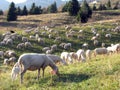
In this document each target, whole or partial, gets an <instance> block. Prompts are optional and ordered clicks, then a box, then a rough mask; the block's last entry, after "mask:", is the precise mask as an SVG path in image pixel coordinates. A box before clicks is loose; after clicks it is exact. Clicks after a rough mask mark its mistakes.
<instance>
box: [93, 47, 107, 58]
mask: <svg viewBox="0 0 120 90" xmlns="http://www.w3.org/2000/svg"><path fill="white" fill-rule="evenodd" d="M101 54H108V50H107V48H96V49H94V56H96V55H101Z"/></svg>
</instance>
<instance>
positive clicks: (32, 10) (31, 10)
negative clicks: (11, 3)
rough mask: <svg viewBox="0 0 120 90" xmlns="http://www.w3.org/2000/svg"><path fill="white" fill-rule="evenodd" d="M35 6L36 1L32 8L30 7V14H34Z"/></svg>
mask: <svg viewBox="0 0 120 90" xmlns="http://www.w3.org/2000/svg"><path fill="white" fill-rule="evenodd" d="M35 7H36V6H35V3H33V4H32V6H31V8H30V11H29V14H34V10H35Z"/></svg>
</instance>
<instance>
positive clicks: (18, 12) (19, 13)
mask: <svg viewBox="0 0 120 90" xmlns="http://www.w3.org/2000/svg"><path fill="white" fill-rule="evenodd" d="M16 11H17V15H21V14H22V11H21V9H20V7H18V8H17V10H16Z"/></svg>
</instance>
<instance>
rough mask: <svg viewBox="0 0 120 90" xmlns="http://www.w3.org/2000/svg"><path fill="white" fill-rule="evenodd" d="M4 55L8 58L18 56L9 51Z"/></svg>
mask: <svg viewBox="0 0 120 90" xmlns="http://www.w3.org/2000/svg"><path fill="white" fill-rule="evenodd" d="M4 55H5V56H7V57H14V56H16V53H15V51H13V50H8V51H6V52H5V53H4Z"/></svg>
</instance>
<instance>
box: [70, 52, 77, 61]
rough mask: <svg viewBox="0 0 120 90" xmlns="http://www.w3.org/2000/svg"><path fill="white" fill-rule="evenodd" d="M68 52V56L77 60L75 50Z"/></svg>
mask: <svg viewBox="0 0 120 90" xmlns="http://www.w3.org/2000/svg"><path fill="white" fill-rule="evenodd" d="M69 54H70V57H71V59H72V60H77V58H78V57H77V54H76V53H75V52H70V53H69Z"/></svg>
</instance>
